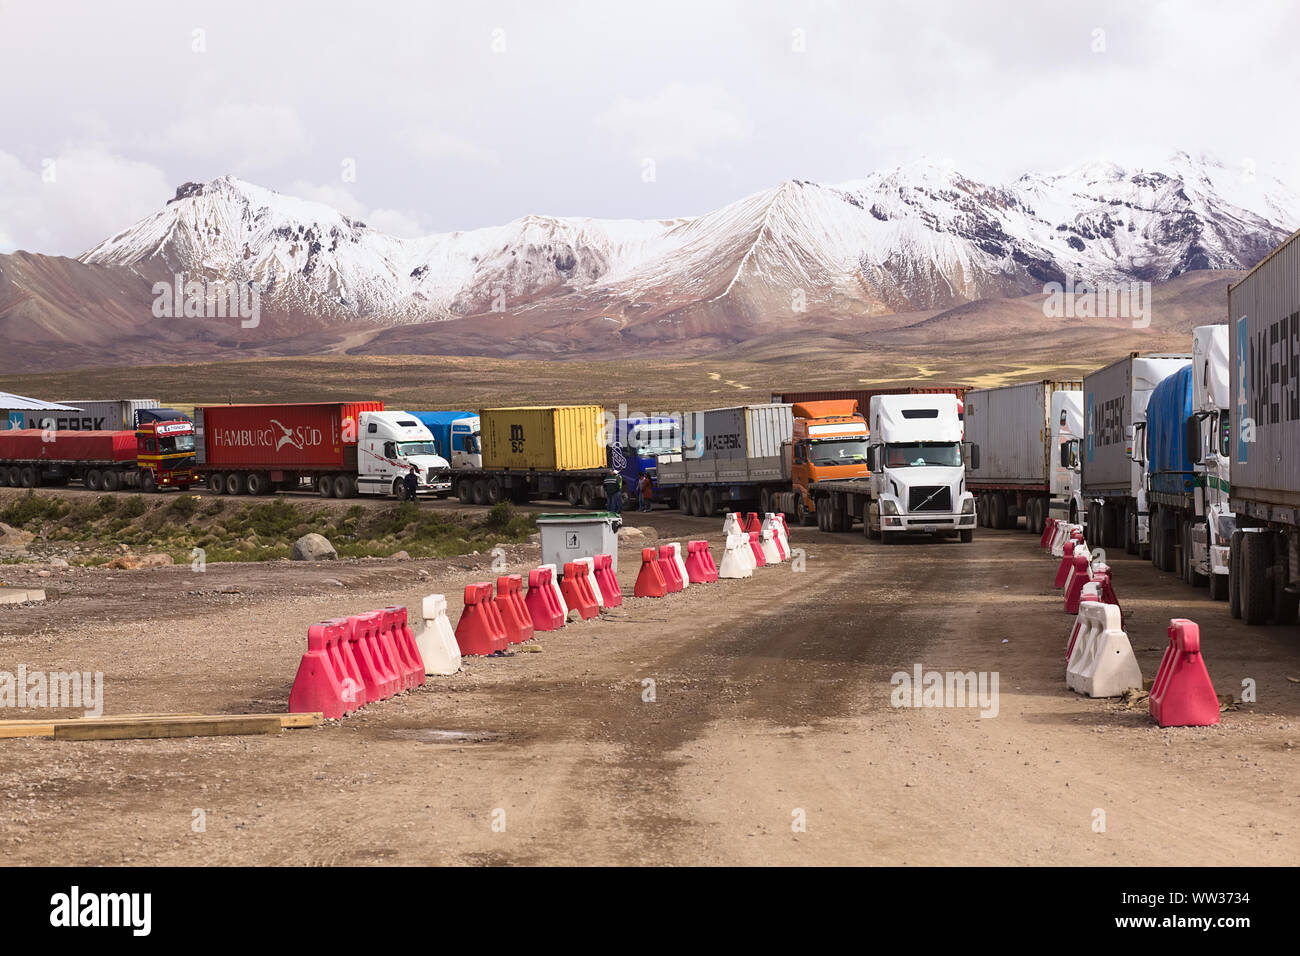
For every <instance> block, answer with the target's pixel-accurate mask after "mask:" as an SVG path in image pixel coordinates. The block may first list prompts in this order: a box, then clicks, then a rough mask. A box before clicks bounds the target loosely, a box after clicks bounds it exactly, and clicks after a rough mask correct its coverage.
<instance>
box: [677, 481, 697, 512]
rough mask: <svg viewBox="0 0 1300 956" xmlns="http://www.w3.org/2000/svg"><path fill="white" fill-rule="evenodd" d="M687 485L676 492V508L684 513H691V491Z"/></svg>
mask: <svg viewBox="0 0 1300 956" xmlns="http://www.w3.org/2000/svg"><path fill="white" fill-rule="evenodd" d="M692 490H693V489H692V488H690V487H689V486H688V487H686V488H683V489H682V490H681V491H679V492H677V510H678V511H680V512H681V513H682V514H684V515H688V514H690V513H691V491H692Z"/></svg>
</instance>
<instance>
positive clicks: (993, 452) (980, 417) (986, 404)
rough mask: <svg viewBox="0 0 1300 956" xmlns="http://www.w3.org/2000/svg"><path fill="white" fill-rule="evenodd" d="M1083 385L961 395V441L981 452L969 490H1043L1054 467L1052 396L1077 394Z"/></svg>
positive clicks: (1056, 425) (1034, 385) (1047, 384)
mask: <svg viewBox="0 0 1300 956" xmlns="http://www.w3.org/2000/svg"><path fill="white" fill-rule="evenodd" d="M1082 389H1083V383H1082V382H1052V381H1042V382H1025V383H1024V384H1021V385H1004V386H1002V387H1001V388H978V389H971V390H970V391H968V392H967V393H966V401H965V404H966V440H967V441H968V442H970V443H971V445H972V446H978V448H979V450H980V455H979V457H980V462H979V467H978V468H974V467H969V468H968V472H969V482H970V484H971V486H972V487H975V486H981V485H985V484H997V485H999V486H1004V485H1033V486H1041V487H1042V488H1044V489H1045V488H1047V486H1048V483H1049V482H1050V480H1051V476H1052V470H1053V468H1055V467H1057V465H1058V462H1057V461H1056V454H1055V452H1056V451H1057V447H1058V445H1057V443H1056V442H1055V441H1054V439H1055V438H1056V436H1057V435H1058V434H1059V432H1060V422H1058V421H1053V420H1052V396H1053V395H1055V394H1056V393H1057V392H1061V391H1065V392H1079V391H1081V390H1082Z"/></svg>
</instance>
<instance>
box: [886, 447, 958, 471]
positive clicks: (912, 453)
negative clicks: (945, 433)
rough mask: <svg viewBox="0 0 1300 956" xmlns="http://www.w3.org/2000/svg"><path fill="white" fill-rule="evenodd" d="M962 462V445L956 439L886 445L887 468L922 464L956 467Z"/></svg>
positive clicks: (911, 466) (910, 466)
mask: <svg viewBox="0 0 1300 956" xmlns="http://www.w3.org/2000/svg"><path fill="white" fill-rule="evenodd" d="M960 464H961V445H960V444H959V443H958V442H955V441H922V442H913V443H910V444H905V445H904V444H898V445H893V444H891V445H886V446H885V467H887V468H915V467H920V466H921V465H945V466H950V467H956V466H958V465H960Z"/></svg>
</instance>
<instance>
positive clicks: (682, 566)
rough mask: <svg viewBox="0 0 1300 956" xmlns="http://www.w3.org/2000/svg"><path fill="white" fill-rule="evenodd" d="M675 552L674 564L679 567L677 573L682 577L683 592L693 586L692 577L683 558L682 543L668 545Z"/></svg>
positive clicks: (675, 542) (676, 542)
mask: <svg viewBox="0 0 1300 956" xmlns="http://www.w3.org/2000/svg"><path fill="white" fill-rule="evenodd" d="M668 547H669V548H671V549H672V552H673V564H675V565H677V573H678V574H680V575H681V576H682V590H685V589H686V588H688V587H690V586H691V576H690V573H689V572H687V570H686V559H685V558H683V557H682V545H681V542H680V541H674V542H672V543H671V544H669V545H668Z"/></svg>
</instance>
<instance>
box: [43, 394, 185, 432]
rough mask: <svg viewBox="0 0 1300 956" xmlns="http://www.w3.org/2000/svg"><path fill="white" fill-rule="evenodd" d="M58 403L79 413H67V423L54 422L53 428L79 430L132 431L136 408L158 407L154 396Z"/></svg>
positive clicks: (62, 401) (63, 401)
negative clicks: (69, 406)
mask: <svg viewBox="0 0 1300 956" xmlns="http://www.w3.org/2000/svg"><path fill="white" fill-rule="evenodd" d="M60 404H63V405H71V406H72V407H73V408H77V409H80V411H81V414H80V415H75V414H70V415H68V416H67V417H68V424H66V425H59V424H56V425H55V428H67V429H69V430H80V431H132V430H134V429H135V413H136V412H137V411H138V410H140V409H146V408H158V407H160V406H159V402H158V399H156V398H116V399H88V400H85V401H68V400H60Z"/></svg>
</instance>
